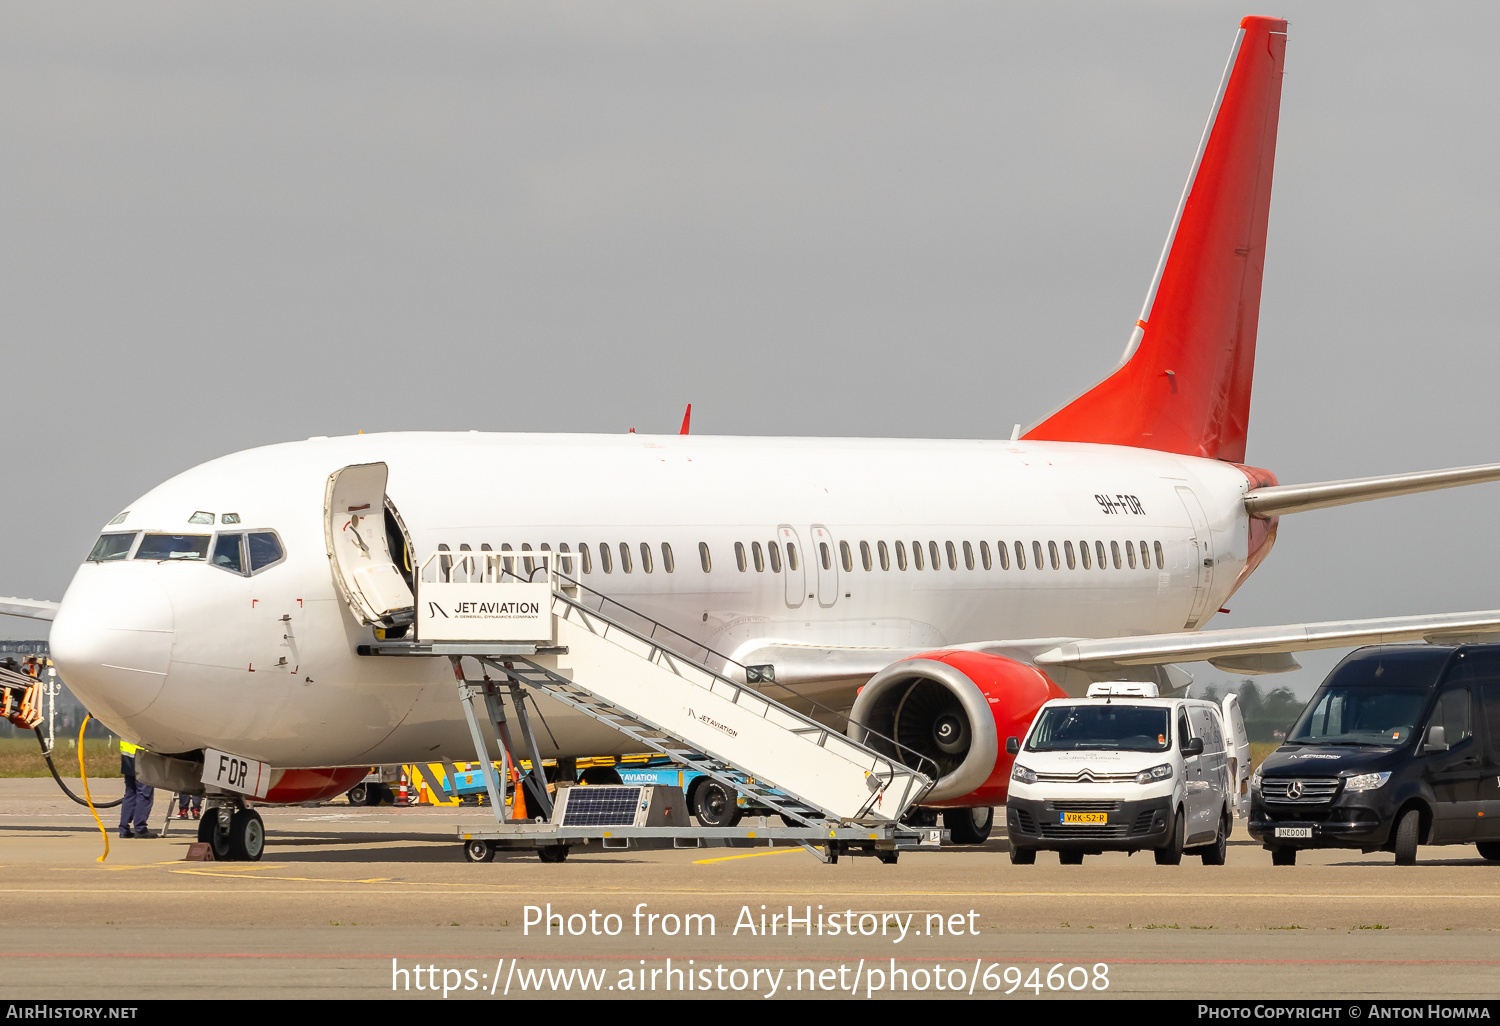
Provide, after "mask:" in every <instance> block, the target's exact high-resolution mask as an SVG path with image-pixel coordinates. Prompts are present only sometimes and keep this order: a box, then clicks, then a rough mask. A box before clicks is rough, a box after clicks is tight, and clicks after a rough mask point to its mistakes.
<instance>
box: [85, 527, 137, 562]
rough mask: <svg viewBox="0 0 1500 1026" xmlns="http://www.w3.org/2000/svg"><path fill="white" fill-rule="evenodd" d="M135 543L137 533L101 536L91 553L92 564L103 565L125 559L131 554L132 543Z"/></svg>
mask: <svg viewBox="0 0 1500 1026" xmlns="http://www.w3.org/2000/svg"><path fill="white" fill-rule="evenodd" d="M133 541H135V532H133V531H132V532H129V533H124V534H122V533H118V532H117V533H115V534H101V535H100V536H99V540H98V541H96V542H94V551H92V552H90V553H89V562H90V563H103V562H106V561H108V560H111V559H124V558H125V557H126V556H127V555H129V553H130V543H131V542H133Z"/></svg>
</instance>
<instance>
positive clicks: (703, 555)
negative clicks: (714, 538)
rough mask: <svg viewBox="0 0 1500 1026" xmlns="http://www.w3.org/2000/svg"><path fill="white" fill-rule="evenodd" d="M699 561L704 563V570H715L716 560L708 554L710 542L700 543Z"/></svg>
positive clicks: (705, 571) (707, 571)
mask: <svg viewBox="0 0 1500 1026" xmlns="http://www.w3.org/2000/svg"><path fill="white" fill-rule="evenodd" d="M698 562H700V563H702V564H703V572H704V573H709V572H710V571H712V570H713V567H714V562H713V559H712V558H710V557H709V554H708V542H699V543H698Z"/></svg>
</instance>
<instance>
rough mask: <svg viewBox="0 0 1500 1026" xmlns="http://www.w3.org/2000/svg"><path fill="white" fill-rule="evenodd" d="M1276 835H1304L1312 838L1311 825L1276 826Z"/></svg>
mask: <svg viewBox="0 0 1500 1026" xmlns="http://www.w3.org/2000/svg"><path fill="white" fill-rule="evenodd" d="M1276 836H1277V837H1306V838H1308V839H1309V840H1311V839H1312V827H1277V828H1276Z"/></svg>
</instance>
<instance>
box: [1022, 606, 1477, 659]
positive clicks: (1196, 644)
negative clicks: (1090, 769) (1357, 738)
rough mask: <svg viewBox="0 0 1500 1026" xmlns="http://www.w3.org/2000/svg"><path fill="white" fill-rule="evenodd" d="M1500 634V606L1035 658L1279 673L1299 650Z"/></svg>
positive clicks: (1218, 633) (1106, 646)
mask: <svg viewBox="0 0 1500 1026" xmlns="http://www.w3.org/2000/svg"><path fill="white" fill-rule="evenodd" d="M1497 636H1500V610H1497V609H1488V610H1481V611H1479V612H1472V613H1431V614H1427V615H1422V616H1391V617H1380V618H1377V619H1373V620H1328V621H1325V622H1323V623H1296V624H1286V625H1282V626H1276V627H1232V628H1227V629H1225V630H1213V631H1184V632H1181V633H1177V634H1147V635H1142V636H1140V637H1133V638H1096V639H1088V640H1079V641H1069V642H1067V643H1065V644H1061V645H1058V646H1056V647H1055V648H1051V649H1049V650H1047V651H1044V652H1038V653H1037V654H1036V656H1035V657H1034V661H1035V662H1036V664H1037V665H1038V666H1039V667H1041V668H1042V669H1043V670H1044V671H1045V670H1048V669H1049V668H1052V667H1058V668H1067V669H1075V670H1082V671H1085V672H1088V673H1099V672H1108V671H1110V670H1112V669H1116V668H1120V669H1123V668H1125V667H1129V666H1161V665H1164V664H1167V663H1191V662H1209V663H1212V664H1213V665H1215V666H1217V667H1218V668H1219V669H1221V670H1230V671H1236V672H1241V673H1277V672H1281V671H1283V670H1295V669H1297V662H1296V660H1294V659H1292V658H1291V653H1293V652H1307V651H1311V650H1313V649H1320V648H1353V647H1355V646H1357V645H1382V644H1393V643H1396V642H1403V641H1428V642H1433V643H1435V644H1458V643H1462V642H1474V641H1481V640H1484V641H1494V640H1496V639H1497Z"/></svg>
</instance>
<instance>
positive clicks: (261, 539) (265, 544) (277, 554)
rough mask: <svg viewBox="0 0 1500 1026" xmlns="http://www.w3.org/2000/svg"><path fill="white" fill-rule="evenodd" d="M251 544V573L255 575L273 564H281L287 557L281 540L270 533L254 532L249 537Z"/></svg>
mask: <svg viewBox="0 0 1500 1026" xmlns="http://www.w3.org/2000/svg"><path fill="white" fill-rule="evenodd" d="M248 538H249V542H250V546H249V548H250V572H251V573H252V574H253V573H255V572H257V571H259V570H264V569H265V568H266V567H268V566H270V565H271V564H272V563H279V562H280V561H281V560H282V559H284V558H285V557H286V552H285V551H283V550H282V548H281V539H280V538H278V537H276V535H275V534H273V533H272V532H270V531H252V532H251V533H250V535H249V536H248Z"/></svg>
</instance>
